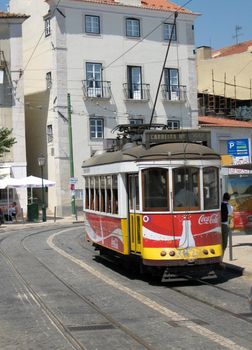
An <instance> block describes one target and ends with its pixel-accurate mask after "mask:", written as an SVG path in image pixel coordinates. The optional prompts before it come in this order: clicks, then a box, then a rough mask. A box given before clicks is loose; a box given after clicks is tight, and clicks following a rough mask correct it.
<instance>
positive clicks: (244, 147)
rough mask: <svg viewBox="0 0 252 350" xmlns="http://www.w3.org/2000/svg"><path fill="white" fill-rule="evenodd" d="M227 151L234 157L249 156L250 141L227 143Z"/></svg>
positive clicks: (241, 140) (240, 140) (230, 141)
mask: <svg viewBox="0 0 252 350" xmlns="http://www.w3.org/2000/svg"><path fill="white" fill-rule="evenodd" d="M227 151H228V154H230V155H232V156H233V157H241V156H249V143H248V139H238V140H229V141H227Z"/></svg>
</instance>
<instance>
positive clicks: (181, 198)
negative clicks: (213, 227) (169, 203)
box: [174, 185, 198, 207]
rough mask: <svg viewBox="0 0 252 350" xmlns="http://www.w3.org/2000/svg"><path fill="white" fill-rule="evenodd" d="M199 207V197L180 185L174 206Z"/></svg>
mask: <svg viewBox="0 0 252 350" xmlns="http://www.w3.org/2000/svg"><path fill="white" fill-rule="evenodd" d="M197 205H198V204H197V197H196V195H195V194H194V192H193V191H192V190H190V189H187V188H185V187H182V186H181V185H180V187H179V189H178V190H177V191H176V193H175V198H174V206H175V207H196V206H197Z"/></svg>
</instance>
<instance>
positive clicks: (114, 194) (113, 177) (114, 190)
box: [112, 175, 118, 214]
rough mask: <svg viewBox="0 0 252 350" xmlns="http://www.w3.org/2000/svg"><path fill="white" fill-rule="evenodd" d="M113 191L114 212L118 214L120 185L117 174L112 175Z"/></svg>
mask: <svg viewBox="0 0 252 350" xmlns="http://www.w3.org/2000/svg"><path fill="white" fill-rule="evenodd" d="M112 191H113V205H112V209H113V214H118V186H117V175H113V176H112Z"/></svg>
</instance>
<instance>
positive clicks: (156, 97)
mask: <svg viewBox="0 0 252 350" xmlns="http://www.w3.org/2000/svg"><path fill="white" fill-rule="evenodd" d="M177 17H178V13H177V12H175V13H174V21H173V25H172V30H171V35H170V39H169V43H168V46H167V50H166V53H165V59H164V62H163V67H162V71H161V75H160V78H159V83H158V88H157V92H156V96H155V101H154V104H153V107H152V112H151V118H150V124H149V129H150V128H151V125H152V121H153V117H154V113H155V109H156V104H157V99H158V94H159V90H160V86H161V82H162V78H163V74H164V69H165V65H166V60H167V56H168V52H169V50H170V46H171V41H172V36H173V33H174V31H175V29H176V19H177Z"/></svg>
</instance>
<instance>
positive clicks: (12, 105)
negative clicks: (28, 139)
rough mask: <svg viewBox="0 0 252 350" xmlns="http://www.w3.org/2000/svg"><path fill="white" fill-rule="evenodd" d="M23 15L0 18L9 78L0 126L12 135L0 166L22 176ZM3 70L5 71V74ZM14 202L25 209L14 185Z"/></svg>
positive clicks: (23, 195)
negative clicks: (9, 146)
mask: <svg viewBox="0 0 252 350" xmlns="http://www.w3.org/2000/svg"><path fill="white" fill-rule="evenodd" d="M23 21H24V18H8V19H0V28H1V29H0V30H1V32H2V33H5V34H4V36H2V35H1V38H2V40H1V39H0V50H2V51H3V52H4V56H5V58H6V63H7V66H8V75H9V77H10V78H11V84H12V89H10V86H9V85H5V86H4V89H5V93H4V101H3V103H4V105H3V108H0V120H1V126H5V127H8V128H11V129H12V130H13V131H12V136H13V137H15V139H16V144H14V145H13V147H12V149H11V152H10V153H7V154H6V155H4V156H3V157H2V158H1V162H0V167H1V168H6V167H9V168H10V175H11V176H12V177H14V178H22V177H25V176H26V166H27V163H26V143H25V117H24V90H23V76H22V69H23V60H22V53H23V52H22V22H23ZM6 74H7V71H5V75H6ZM17 196H18V198H17V199H16V200H17V202H18V205H19V206H20V207H21V208H23V210H24V214H26V210H27V190H26V189H17Z"/></svg>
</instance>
